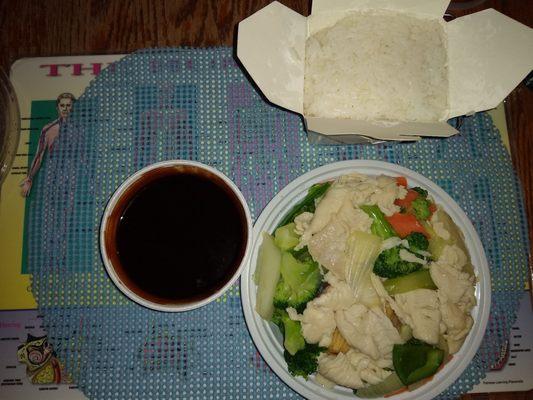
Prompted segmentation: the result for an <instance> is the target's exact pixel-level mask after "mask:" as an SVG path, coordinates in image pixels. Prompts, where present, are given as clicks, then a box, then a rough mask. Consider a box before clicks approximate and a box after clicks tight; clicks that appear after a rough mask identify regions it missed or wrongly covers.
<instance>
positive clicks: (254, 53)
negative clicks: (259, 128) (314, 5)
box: [237, 1, 307, 114]
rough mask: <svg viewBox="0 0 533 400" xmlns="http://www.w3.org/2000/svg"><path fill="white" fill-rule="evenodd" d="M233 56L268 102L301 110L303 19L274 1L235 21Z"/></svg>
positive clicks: (303, 53)
mask: <svg viewBox="0 0 533 400" xmlns="http://www.w3.org/2000/svg"><path fill="white" fill-rule="evenodd" d="M238 38H239V39H238V41H237V57H238V58H239V60H240V61H241V62H242V64H243V65H244V67H245V68H246V70H247V71H248V73H249V74H250V75H251V77H252V79H253V80H254V81H255V83H256V84H257V86H259V88H260V89H261V91H262V92H263V94H264V95H265V96H266V97H267V98H268V100H270V101H271V102H272V103H274V104H277V105H279V106H281V107H284V108H287V109H289V110H291V111H295V112H297V113H300V114H301V113H303V91H304V67H305V40H306V38H307V19H306V18H305V17H304V16H302V15H300V14H298V13H297V12H295V11H293V10H291V9H290V8H288V7H285V6H284V5H282V4H280V3H278V2H277V1H275V2H273V3H271V4H269V5H268V6H267V7H265V8H263V9H261V10H259V11H257V12H256V13H255V14H253V15H251V16H250V17H248V18H246V19H245V20H243V21H241V22H240V23H239V32H238Z"/></svg>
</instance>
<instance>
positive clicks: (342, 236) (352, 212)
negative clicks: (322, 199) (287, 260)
mask: <svg viewBox="0 0 533 400" xmlns="http://www.w3.org/2000/svg"><path fill="white" fill-rule="evenodd" d="M371 225H372V219H371V218H370V217H369V216H368V215H367V214H366V213H365V212H364V211H363V210H361V209H355V208H353V206H352V204H351V202H350V201H349V200H348V199H345V201H344V202H343V204H342V206H341V207H340V209H339V210H338V212H337V213H336V214H335V215H333V216H332V217H331V220H330V222H329V223H328V224H327V225H326V226H325V227H324V229H322V230H321V231H319V232H317V233H315V234H314V235H313V236H312V237H311V238H310V239H309V241H308V244H307V248H308V250H309V254H311V256H313V258H314V259H315V260H316V261H317V262H318V263H320V264H321V265H322V266H324V267H325V268H327V269H328V270H330V271H333V272H334V273H336V274H337V275H338V276H344V267H345V255H344V251H345V248H346V240H347V239H348V235H349V234H350V232H352V231H362V232H370V226H371ZM300 244H302V240H301V241H300Z"/></svg>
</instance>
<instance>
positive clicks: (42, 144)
mask: <svg viewBox="0 0 533 400" xmlns="http://www.w3.org/2000/svg"><path fill="white" fill-rule="evenodd" d="M74 101H76V98H75V97H74V95H72V94H71V93H61V94H60V95H59V96H58V97H57V100H56V109H57V115H58V118H57V119H55V120H53V121H52V122H50V123H48V124H46V125H45V126H44V128H43V129H42V130H41V136H40V137H39V144H38V146H37V152H36V154H35V158H34V159H33V162H32V163H31V167H30V170H29V172H28V176H27V177H26V178H25V179H24V180H23V181H22V182H21V183H20V186H21V189H20V194H21V195H22V196H24V197H27V196H28V195H29V194H30V190H31V186H32V182H33V179H34V178H35V175H36V174H37V172H38V171H39V168H41V164H42V162H43V158H44V155H45V152H46V150H48V152H51V151H52V150H53V148H54V143H55V141H56V139H57V138H58V136H59V132H60V130H61V125H62V124H63V123H64V122H65V120H66V119H67V118H68V116H69V114H70V111H71V110H72V105H73V104H74Z"/></svg>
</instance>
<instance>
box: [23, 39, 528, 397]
mask: <svg viewBox="0 0 533 400" xmlns="http://www.w3.org/2000/svg"><path fill="white" fill-rule="evenodd" d="M177 158H182V159H192V160H198V161H201V162H204V163H206V164H209V165H211V166H213V167H216V168H218V169H219V170H221V171H222V172H224V173H225V174H227V175H228V176H229V177H230V178H231V179H233V180H234V182H235V183H236V184H237V185H238V186H239V187H240V189H241V190H242V192H243V194H244V196H245V197H246V199H247V201H248V202H249V205H250V209H251V212H252V214H253V216H254V218H256V217H257V216H258V215H259V213H260V212H261V210H262V209H263V207H264V206H265V205H266V203H267V202H268V201H269V200H270V199H271V198H272V197H273V196H274V195H275V194H276V193H277V192H278V191H279V190H280V189H281V188H283V187H284V186H285V185H286V184H288V183H289V182H290V181H291V180H293V179H294V178H296V177H297V176H299V175H301V174H302V173H304V172H307V171H309V170H311V169H313V168H315V167H318V166H321V165H324V164H327V163H330V162H333V161H338V160H346V159H374V160H383V161H388V162H392V163H397V164H399V165H402V166H405V167H408V168H411V169H413V170H415V171H417V172H419V173H421V174H423V175H425V176H426V177H428V178H429V179H431V180H433V181H434V182H436V183H437V184H438V185H440V186H441V187H442V188H443V189H445V190H446V191H447V192H448V193H449V194H450V195H451V196H452V197H453V198H454V199H455V200H456V201H457V202H458V203H459V204H460V206H461V207H462V208H463V210H464V211H465V212H466V214H467V215H468V216H469V217H470V218H471V220H472V222H473V223H474V226H475V227H476V229H477V231H478V233H479V235H480V237H481V240H482V242H483V245H484V246H485V250H486V252H487V256H488V259H489V262H490V266H491V271H492V278H493V281H492V288H493V304H492V310H491V320H490V322H489V326H488V329H487V333H486V335H485V338H484V341H483V343H482V345H481V348H480V349H479V351H478V353H477V355H476V357H475V358H474V360H473V361H472V363H471V364H470V366H469V367H468V369H467V370H466V371H465V373H464V374H463V375H462V376H461V377H460V378H459V379H458V380H457V381H456V382H455V384H454V385H453V386H452V387H451V388H450V389H449V390H447V391H446V392H445V393H444V394H443V395H442V397H446V398H455V397H457V395H458V394H460V393H464V392H466V391H468V390H469V389H471V388H472V386H473V385H474V384H476V383H478V382H479V381H480V379H481V378H482V377H483V376H484V374H485V371H486V370H487V368H488V367H489V366H490V365H491V364H493V363H494V362H495V360H496V359H497V357H498V355H499V350H500V348H501V346H502V344H503V343H504V341H505V340H506V338H507V337H508V335H509V330H510V327H511V325H512V323H513V322H514V319H515V313H516V311H517V306H518V301H519V298H520V296H521V294H522V291H523V287H524V286H523V285H524V282H525V280H526V271H527V251H528V250H527V249H528V243H527V234H526V222H525V217H524V208H523V204H522V196H521V192H520V187H519V184H518V182H517V179H516V177H515V174H514V172H513V169H512V164H511V160H510V157H509V154H508V153H507V152H506V150H505V148H504V147H503V146H502V143H501V139H500V136H499V133H498V132H497V130H496V129H495V127H494V126H493V124H492V120H491V119H490V117H489V116H488V115H487V114H485V113H479V114H477V115H475V116H473V117H470V118H467V119H466V120H465V123H464V125H463V126H462V128H461V134H460V135H457V136H454V137H452V138H449V139H444V140H441V139H424V140H422V141H420V142H418V143H386V144H381V145H376V146H353V145H350V146H316V145H310V144H309V143H308V141H307V138H306V135H305V132H304V131H303V128H302V121H301V119H300V117H299V116H297V115H294V114H292V113H288V112H285V111H283V110H280V109H278V108H276V107H273V106H271V105H269V104H267V103H266V102H265V101H264V100H263V99H262V98H261V96H260V95H259V94H258V93H257V92H256V91H255V90H254V88H253V87H252V85H251V84H250V83H249V82H248V80H247V79H246V77H245V75H244V74H243V72H242V71H241V69H240V68H239V66H238V65H237V64H236V63H235V61H234V59H233V57H232V50H231V49H229V48H214V49H153V50H145V51H140V52H137V53H135V54H132V55H130V56H128V57H126V58H124V59H123V60H122V61H120V62H117V63H116V64H114V65H112V66H110V67H109V68H107V69H106V70H105V71H104V72H102V73H101V75H100V76H99V77H98V78H97V79H95V80H94V82H93V83H92V84H91V86H90V87H89V88H88V89H87V91H86V92H85V94H84V95H83V96H82V97H81V98H80V100H79V101H78V102H77V103H76V104H75V107H74V111H73V112H72V114H71V116H70V118H69V121H68V123H66V124H65V125H64V126H63V128H62V131H61V134H60V138H59V139H58V140H57V141H56V145H55V147H54V149H53V151H52V152H50V155H49V157H48V159H47V160H46V161H45V164H46V165H45V167H44V168H43V169H42V170H41V172H40V173H39V175H38V178H37V179H38V180H39V182H38V185H36V191H35V193H34V194H33V199H32V203H31V206H30V209H29V215H28V218H29V224H28V226H29V229H28V231H27V234H28V240H29V247H28V266H29V270H30V272H31V273H33V292H34V294H35V297H36V300H37V302H38V304H39V308H40V310H41V311H42V313H43V315H44V320H45V327H46V329H47V330H48V333H49V338H50V340H51V342H52V343H53V345H54V347H55V349H56V351H57V353H58V356H59V358H60V359H62V360H63V361H64V362H65V364H66V368H67V370H68V371H69V373H70V374H71V375H72V377H73V378H74V380H75V381H76V382H77V383H78V385H79V387H80V388H81V390H83V391H84V392H85V394H86V395H87V396H88V397H89V398H94V399H106V400H108V399H130V398H143V399H162V398H169V399H170V398H172V399H175V398H198V399H203V398H228V399H233V398H253V399H255V398H257V399H259V398H272V399H278V398H292V397H298V395H297V394H296V393H294V392H293V391H291V390H290V389H289V388H288V387H287V386H285V385H284V384H283V383H282V382H281V381H280V380H279V379H278V378H277V377H276V376H275V375H274V374H273V372H272V371H271V370H270V369H269V368H268V366H267V365H266V364H265V363H264V361H262V359H261V357H260V355H259V354H258V353H257V351H256V349H255V347H254V346H253V343H252V341H251V339H250V336H249V334H248V332H247V330H246V326H245V323H244V319H243V314H242V309H241V305H240V297H239V288H238V285H234V286H233V287H232V288H231V289H230V290H229V291H228V292H227V294H226V295H225V296H223V297H222V298H221V299H219V300H218V301H217V302H215V303H212V304H210V305H208V306H206V307H203V308H201V309H198V310H196V311H192V312H187V313H181V314H166V313H160V312H154V311H150V310H147V309H145V308H143V307H141V306H138V305H136V304H134V303H132V302H130V301H128V300H126V298H125V297H124V296H123V295H122V294H121V293H120V292H119V291H118V289H116V288H115V286H114V285H113V284H112V283H111V281H110V280H109V279H108V277H107V275H106V273H105V271H104V268H103V265H102V262H101V259H100V255H99V248H98V230H99V224H100V219H101V215H102V212H103V209H104V207H105V205H106V202H107V200H108V199H109V197H110V196H111V194H112V193H113V191H114V190H115V189H116V187H118V185H119V184H120V183H121V182H122V181H123V180H124V179H125V178H126V177H127V176H128V175H130V174H131V173H133V172H134V171H136V170H138V169H140V168H142V167H143V166H145V165H148V164H151V163H154V162H156V161H160V160H165V159H177Z"/></svg>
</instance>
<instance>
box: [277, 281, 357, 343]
mask: <svg viewBox="0 0 533 400" xmlns="http://www.w3.org/2000/svg"><path fill="white" fill-rule="evenodd" d="M324 278H325V280H326V282H328V283H329V286H328V287H327V288H326V289H325V290H324V292H322V294H321V295H320V296H318V297H316V298H315V299H313V300H312V301H310V302H309V303H307V307H306V308H305V310H304V312H303V314H302V315H300V314H298V313H297V312H296V310H295V309H294V308H287V313H288V314H289V318H291V319H292V320H294V321H300V322H301V324H302V334H303V336H304V338H305V340H306V341H307V342H308V343H318V344H319V345H320V346H324V347H327V346H329V344H330V343H331V338H332V335H333V331H334V330H335V328H336V326H337V324H336V322H335V317H334V312H335V311H337V310H343V309H346V308H348V307H350V306H351V305H352V304H353V303H354V301H355V299H354V296H353V293H352V290H351V289H350V287H349V286H348V284H347V283H346V282H344V281H341V280H339V279H338V278H337V277H335V275H333V274H332V273H331V272H329V273H327V274H326V275H325V277H324Z"/></svg>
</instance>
